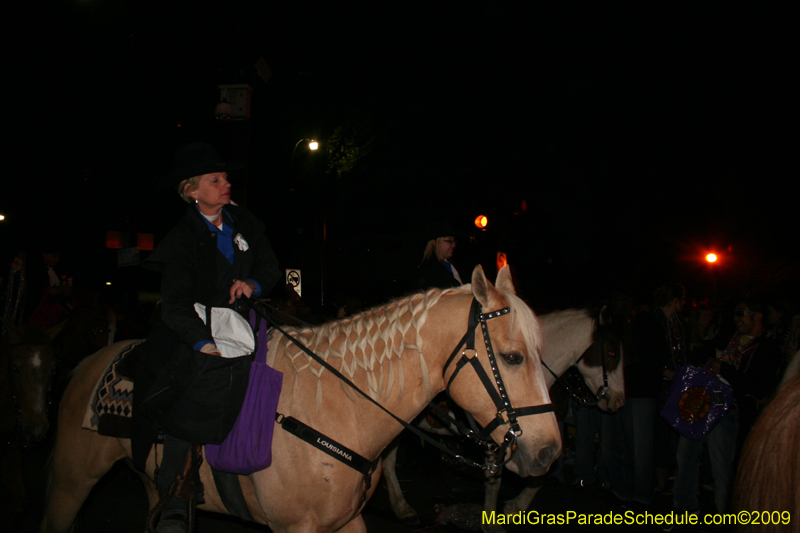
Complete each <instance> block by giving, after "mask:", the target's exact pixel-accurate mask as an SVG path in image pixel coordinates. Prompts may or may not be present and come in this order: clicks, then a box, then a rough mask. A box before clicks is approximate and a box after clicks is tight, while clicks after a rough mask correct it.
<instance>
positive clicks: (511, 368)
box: [448, 266, 561, 477]
mask: <svg viewBox="0 0 800 533" xmlns="http://www.w3.org/2000/svg"><path fill="white" fill-rule="evenodd" d="M496 285H497V286H496V287H495V286H493V285H492V284H491V283H490V282H489V281H488V280H487V279H486V276H485V275H484V272H483V269H482V268H481V267H480V266H478V267H476V268H475V270H474V271H473V273H472V285H471V288H472V295H473V296H474V298H475V299H476V300H477V301H478V302H479V303H480V304H481V307H482V312H483V313H484V314H486V313H492V312H493V311H498V310H502V309H504V308H506V307H507V308H509V310H510V312H509V313H507V314H503V315H500V316H496V317H494V318H491V319H489V320H487V321H486V322H485V326H486V328H487V330H488V333H489V338H490V339H491V346H492V351H493V353H494V356H495V362H496V368H492V365H491V363H490V359H489V356H488V355H487V349H486V345H485V342H484V335H483V334H482V329H483V324H482V325H481V326H479V327H478V328H477V329H478V331H477V332H476V341H475V349H476V352H477V353H476V356H475V357H477V359H478V361H479V363H480V365H481V366H482V367H483V369H484V371H485V372H486V374H487V376H488V377H489V380H490V381H491V382H492V387H493V388H494V390H495V391H497V392H498V394H499V395H500V396H502V395H503V394H504V393H505V394H507V396H508V399H509V400H510V404H511V406H512V407H513V408H514V409H516V410H518V409H520V408H524V407H534V406H542V405H547V404H550V396H549V394H548V391H547V386H546V385H545V379H544V374H543V372H542V370H543V367H542V364H541V333H540V330H539V323H538V321H537V319H536V317H535V316H534V314H533V312H532V311H531V310H530V308H529V307H528V306H527V305H526V304H525V303H524V302H523V301H522V300H520V299H519V298H518V297H517V296H516V294H515V292H514V286H513V282H512V280H511V274H510V272H509V269H508V267H503V268H502V269H501V270H500V273H499V274H498V276H497V282H496ZM471 366H472V365H467V366H466V367H465V368H464V369H463V370H462V371H461V372H460V373H459V375H458V376H457V377H456V379H454V380H453V381H452V383H451V387H450V394H451V396H452V397H453V399H454V400H455V401H456V402H457V403H458V404H459V405H460V406H461V407H463V408H464V409H465V410H467V411H468V412H469V413H470V414H472V416H473V417H474V418H475V420H476V421H477V422H478V423H479V424H480V425H481V426H483V427H485V426H487V425H488V424H489V423H490V422H492V420H494V419H495V418H496V417H497V416H500V417H501V418H503V419H504V420H507V417H506V414H505V413H504V412H501V413H499V415H498V408H497V407H496V406H495V403H494V402H493V401H492V399H491V396H490V394H489V393H488V392H487V389H486V387H485V386H484V383H483V382H482V380H481V379H480V378H479V376H478V374H477V372H476V371H474V370H472V369H469V367H471ZM449 373H450V371H449V370H448V374H449ZM495 373H497V374H499V376H500V377H501V379H502V383H503V388H504V391H500V389H499V387H498V385H497V384H496V383H494V382H495ZM517 421H518V424H519V428H520V429H521V430H522V434H521V435H519V436H518V438H517V442H516V444H517V449H516V451H515V452H513V454H512V456H511V459H510V461H509V463H508V468H509V470H511V471H512V472H515V473H517V474H519V475H520V476H523V477H524V476H529V475H541V474H543V473H545V472H547V470H548V468H549V467H550V464H551V463H552V462H553V461H554V460H555V458H556V457H557V456H558V454H559V452H560V451H561V437H560V433H559V431H558V425H557V422H556V417H555V415H554V414H553V412H552V411H550V412H544V413H541V414H531V415H526V416H518V418H517ZM509 429H510V426H509V424H508V423H507V422H506V423H504V424H501V425H500V426H499V427H498V428H497V429H495V430H494V431H493V432H492V435H491V436H492V439H493V440H494V441H495V442H497V443H501V442H502V441H503V439H504V438H505V437H506V435H507V432H508V431H509Z"/></svg>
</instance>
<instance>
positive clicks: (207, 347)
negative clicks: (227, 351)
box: [200, 342, 222, 357]
mask: <svg viewBox="0 0 800 533" xmlns="http://www.w3.org/2000/svg"><path fill="white" fill-rule="evenodd" d="M200 351H201V352H203V353H207V354H209V355H216V356H217V357H222V354H221V353H220V351H219V348H217V347H216V345H214V344H211V343H210V342H209V343H208V344H204V345H203V347H202V348H200Z"/></svg>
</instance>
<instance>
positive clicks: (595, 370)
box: [577, 304, 630, 413]
mask: <svg viewBox="0 0 800 533" xmlns="http://www.w3.org/2000/svg"><path fill="white" fill-rule="evenodd" d="M627 318H628V316H627V313H625V312H624V310H622V309H621V308H620V305H619V304H618V305H616V306H612V307H609V306H606V307H603V309H601V310H600V312H599V314H598V316H597V318H596V319H595V327H594V333H593V335H594V342H593V343H592V345H591V346H590V347H589V349H588V350H587V351H586V353H585V354H584V355H583V356H582V357H581V359H580V361H579V362H578V365H577V366H578V370H580V372H581V374H582V375H583V378H584V380H585V381H586V384H587V386H588V387H589V388H590V389H591V391H592V392H593V393H595V394H596V395H597V397H598V403H597V406H598V407H599V408H600V409H603V410H604V411H609V412H612V413H615V412H617V411H618V410H619V409H621V408H622V406H623V405H625V377H624V375H623V355H624V351H625V349H624V347H625V345H626V344H627V343H628V341H629V339H630V327H629V326H630V321H629V320H628V319H627Z"/></svg>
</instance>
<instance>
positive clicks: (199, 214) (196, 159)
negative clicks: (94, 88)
mask: <svg viewBox="0 0 800 533" xmlns="http://www.w3.org/2000/svg"><path fill="white" fill-rule="evenodd" d="M244 166H245V164H244V162H238V163H233V164H225V163H224V162H223V161H222V159H221V158H220V156H219V154H218V152H217V151H216V150H215V149H214V147H213V146H211V145H209V144H206V143H192V144H188V145H184V146H182V147H180V148H179V149H178V150H177V151H176V153H175V159H174V169H173V170H172V172H170V173H169V174H167V175H166V176H165V177H164V178H163V179H162V180H161V182H160V184H159V186H160V187H161V188H173V189H174V188H177V191H178V193H179V194H180V196H181V198H182V199H183V200H184V201H186V202H189V203H190V204H191V205H190V206H189V208H188V209H187V211H186V213H185V214H184V216H183V218H182V219H181V220H180V221H179V222H178V223H177V224H176V225H175V227H174V228H173V229H172V230H171V231H170V233H169V234H168V235H167V236H166V237H165V238H164V240H163V241H162V242H161V243H160V244H159V246H158V247H156V249H155V250H154V251H153V252H152V254H151V255H150V257H149V258H148V259H147V260H146V261H144V262H143V265H142V266H144V267H145V268H147V269H150V270H155V271H159V272H161V275H162V278H161V317H160V318H161V323H159V324H157V325H156V326H154V328H153V330H152V331H151V333H150V335H149V336H148V338H147V341H146V342H145V343H144V345H143V347H144V354H143V356H142V364H140V365H139V368H138V372H137V376H136V389H135V390H136V392H137V395H136V397H135V399H134V401H135V403H134V413H135V414H136V415H138V416H135V418H134V429H133V431H134V435H133V446H134V463H135V464H136V466H137V467H138V468H140V469H141V470H144V462H145V460H146V458H147V455H148V454H149V451H150V448H151V446H152V444H153V442H154V440H155V437H156V435H157V431H158V430H159V429H161V430H165V429H166V428H165V426H167V427H170V424H169V422H168V421H167V417H168V416H169V413H168V410H169V408H170V407H171V406H174V405H175V403H177V402H178V401H184V402H185V400H186V399H187V398H186V397H185V394H184V391H185V390H187V389H186V388H185V387H182V384H186V383H187V381H186V376H187V375H191V374H192V372H193V371H194V369H195V368H196V365H197V361H198V360H201V359H204V358H206V359H207V356H201V355H199V354H197V353H196V352H202V353H203V354H209V355H211V356H220V351H219V349H218V348H217V346H216V345H215V344H214V340H213V338H212V337H211V332H210V329H209V327H207V326H206V324H205V323H204V321H203V320H202V319H201V318H200V316H198V314H197V312H196V311H195V307H194V304H195V303H196V302H199V303H201V304H203V305H204V306H205V307H206V308H211V307H227V308H230V309H234V310H237V311H240V312H242V313H244V310H243V309H240V306H239V302H238V300H239V299H240V298H241V297H242V296H245V297H250V296H253V297H258V296H260V295H262V294H263V295H266V294H268V293H269V291H270V290H272V288H273V287H274V285H275V284H276V283H277V281H278V280H279V279H280V277H281V273H280V270H279V269H278V261H277V258H276V257H275V254H274V252H273V251H272V247H271V245H270V243H269V240H268V239H267V237H266V236H265V235H264V225H263V224H262V223H261V222H260V221H259V220H258V219H256V218H255V217H254V216H253V215H252V214H251V213H250V212H249V211H248V210H246V209H244V208H243V207H239V206H237V205H234V204H232V203H231V199H230V189H231V185H230V183H229V181H228V170H235V169H240V168H242V167H244ZM211 361H216V359H212V360H211ZM222 361H223V360H222V359H220V363H219V364H224V363H223V362H222ZM224 361H228V360H224ZM214 364H217V363H214ZM239 368H241V369H242V370H241V371H239V370H230V372H229V373H228V374H224V377H225V378H226V379H228V378H231V380H232V383H233V384H232V385H229V386H228V389H229V391H228V392H229V395H228V397H227V398H224V399H223V400H222V403H225V404H227V405H229V406H232V407H231V408H230V409H221V411H223V412H224V413H225V414H224V420H214V419H213V418H212V419H209V411H208V409H207V407H206V406H203V403H202V402H203V400H206V398H204V397H203V394H202V392H201V393H200V394H199V395H198V398H197V401H196V402H195V401H194V397H190V398H188V399H189V405H190V406H191V407H190V408H189V409H187V410H186V411H185V412H180V413H178V414H175V415H174V416H179V417H180V418H181V419H182V420H181V422H185V421H188V422H192V421H194V422H195V424H194V425H195V427H197V428H199V430H198V431H192V432H185V433H184V434H175V433H180V432H182V431H176V430H173V431H171V433H172V434H167V435H165V439H164V452H163V459H162V462H161V467H160V471H159V475H158V479H157V486H158V489H159V494H161V495H162V496H163V494H164V493H165V492H166V490H167V486H168V485H169V484H170V483H172V482H175V481H176V480H177V479H178V476H182V475H183V473H184V467H185V464H186V457H187V455H188V454H189V452H190V450H191V448H192V445H193V444H206V443H208V442H211V441H210V440H208V439H218V438H219V437H204V435H205V429H206V428H207V429H208V430H209V431H210V432H211V433H213V432H214V431H217V430H218V428H219V427H225V428H227V429H226V430H223V431H224V432H227V431H229V430H230V427H231V426H232V424H233V422H234V421H235V419H236V414H238V410H239V408H240V407H241V402H242V400H243V398H244V391H245V390H246V387H247V379H248V375H249V364H248V365H241V366H240V367H239ZM223 372H228V370H224V371H223ZM157 380H158V381H157ZM154 383H157V384H158V386H153V385H154ZM164 383H166V384H167V385H166V386H162V384H164ZM165 389H166V393H162V391H163V390H165ZM182 389H183V390H182ZM156 391H158V392H156ZM137 407H138V408H139V409H138V411H139V412H138V413H137ZM141 415H145V416H141ZM164 432H165V433H166V431H164ZM217 432H218V431H217ZM198 435H199V436H198ZM222 438H224V435H223V436H222ZM187 514H188V502H187V500H184V499H180V498H172V499H171V500H169V501H168V502H167V503H166V506H165V507H164V509H163V512H162V514H161V521H160V522H159V525H158V527H157V529H156V532H157V533H172V532H183V531H186V530H187V524H186V517H187Z"/></svg>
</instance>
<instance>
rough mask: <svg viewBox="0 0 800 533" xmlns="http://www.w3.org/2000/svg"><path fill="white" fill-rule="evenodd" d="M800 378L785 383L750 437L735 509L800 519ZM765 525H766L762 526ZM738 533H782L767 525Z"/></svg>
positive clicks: (742, 466) (752, 527)
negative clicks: (799, 494) (799, 488)
mask: <svg viewBox="0 0 800 533" xmlns="http://www.w3.org/2000/svg"><path fill="white" fill-rule="evenodd" d="M798 485H800V375H796V376H794V377H793V378H792V379H790V380H788V381H787V382H786V383H784V384H783V385H782V386H781V387H780V388H779V389H778V392H777V394H776V395H775V397H774V398H773V399H772V401H771V402H770V403H769V405H767V407H766V408H765V409H764V411H763V412H762V413H761V416H759V418H758V420H757V421H756V423H755V425H754V426H753V429H752V430H751V431H750V434H749V435H748V437H747V441H746V442H745V445H744V449H743V451H742V458H741V460H740V461H739V471H738V473H737V475H736V484H735V487H734V496H733V497H734V501H733V504H734V509H735V510H745V511H755V510H758V511H763V510H775V509H777V510H781V511H789V512H791V516H794V517H797V516H800V499H798V498H797V495H796V492H795V491H796V489H797V486H798ZM762 524H764V522H762ZM739 531H764V532H772V531H783V526H779V525H777V523H771V522H767V523H766V524H764V525H762V526H743V527H740V528H739Z"/></svg>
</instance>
